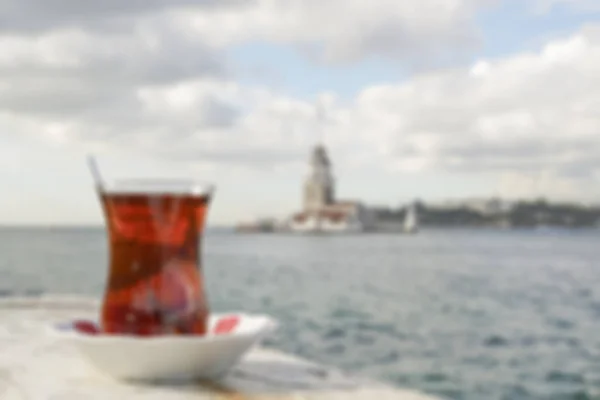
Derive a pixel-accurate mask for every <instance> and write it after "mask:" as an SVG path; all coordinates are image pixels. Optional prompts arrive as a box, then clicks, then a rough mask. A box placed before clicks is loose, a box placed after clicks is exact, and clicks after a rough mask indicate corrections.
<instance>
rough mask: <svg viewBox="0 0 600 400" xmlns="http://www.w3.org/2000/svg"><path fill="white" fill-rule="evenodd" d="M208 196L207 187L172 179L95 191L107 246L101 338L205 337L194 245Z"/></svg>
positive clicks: (197, 246)
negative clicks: (101, 213)
mask: <svg viewBox="0 0 600 400" xmlns="http://www.w3.org/2000/svg"><path fill="white" fill-rule="evenodd" d="M212 192H213V188H212V187H211V186H208V185H205V186H201V185H198V184H194V183H185V182H174V181H167V182H157V181H121V182H116V183H115V184H114V185H113V186H110V185H109V186H106V187H104V188H102V189H100V199H101V202H102V208H103V210H104V215H105V218H106V224H107V229H108V237H109V246H110V267H109V274H108V281H107V285H106V291H105V294H104V301H103V304H102V310H101V329H102V331H103V332H104V333H109V334H131V335H144V336H145V335H165V334H196V335H203V334H205V333H206V331H207V321H208V304H207V299H206V296H205V293H204V284H203V279H202V278H203V276H202V264H201V259H202V255H201V243H200V242H201V239H202V233H203V230H204V222H205V221H204V220H205V216H206V212H207V209H208V207H209V203H210V200H211V196H212Z"/></svg>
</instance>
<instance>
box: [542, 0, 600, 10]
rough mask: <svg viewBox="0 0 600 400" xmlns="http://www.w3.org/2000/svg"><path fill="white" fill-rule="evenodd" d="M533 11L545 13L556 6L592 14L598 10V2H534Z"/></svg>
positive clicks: (551, 0) (592, 0)
mask: <svg viewBox="0 0 600 400" xmlns="http://www.w3.org/2000/svg"><path fill="white" fill-rule="evenodd" d="M533 4H534V11H536V12H538V13H547V12H549V11H551V10H552V9H553V8H555V7H557V6H565V7H568V8H569V9H571V10H573V11H576V12H594V11H599V10H600V2H598V0H536V1H535V2H534V3H533Z"/></svg>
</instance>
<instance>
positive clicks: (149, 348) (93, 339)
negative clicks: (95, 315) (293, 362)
mask: <svg viewBox="0 0 600 400" xmlns="http://www.w3.org/2000/svg"><path fill="white" fill-rule="evenodd" d="M232 317H233V318H234V319H235V318H236V317H237V321H238V322H237V324H236V325H235V326H234V327H232V328H231V326H230V329H227V328H225V330H228V332H224V333H223V332H221V333H219V332H216V330H218V329H219V328H218V327H219V326H221V328H222V327H223V322H225V321H226V320H227V319H230V318H232ZM78 321H79V322H81V321H82V320H73V321H68V322H66V323H61V324H57V325H54V326H53V327H52V332H53V333H54V334H58V335H59V336H61V337H62V338H64V339H66V340H69V341H72V342H73V344H74V345H76V346H77V347H78V349H79V351H80V352H81V353H82V354H83V355H85V356H86V357H87V358H88V360H89V361H90V363H91V364H92V365H94V366H95V367H96V368H97V369H99V370H101V371H102V372H104V373H105V374H108V375H111V376H112V377H114V378H117V379H122V380H142V381H148V380H152V381H156V380H177V381H179V380H182V379H183V380H187V379H197V378H204V379H216V378H219V377H221V376H223V375H224V374H226V373H227V372H228V371H229V369H231V368H232V367H233V366H234V365H235V364H236V363H237V362H238V361H239V360H240V359H241V358H242V356H243V355H244V354H245V353H246V352H247V351H248V350H250V348H251V347H252V346H253V345H254V344H256V343H257V342H258V341H259V340H261V339H262V338H263V337H264V336H265V335H267V334H268V333H270V332H272V331H273V330H274V329H275V328H276V326H277V324H276V323H275V321H274V320H273V319H271V318H270V317H268V316H264V315H250V314H242V313H235V314H215V315H211V316H210V318H209V333H208V334H207V335H204V336H186V335H162V336H145V337H144V336H142V337H140V336H130V335H105V334H101V333H99V334H90V333H85V332H82V331H81V330H78V329H77V328H76V324H77V323H78ZM86 322H87V323H88V324H90V323H92V324H94V325H95V323H93V322H89V321H86ZM226 325H227V323H226V322H225V326H226Z"/></svg>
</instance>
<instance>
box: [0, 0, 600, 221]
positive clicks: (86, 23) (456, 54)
mask: <svg viewBox="0 0 600 400" xmlns="http://www.w3.org/2000/svg"><path fill="white" fill-rule="evenodd" d="M0 128H1V129H0V182H1V183H2V191H1V192H2V195H1V196H0V223H3V224H36V223H37V224H47V223H66V224H88V223H94V224H97V223H101V222H102V219H101V214H100V208H99V205H98V202H97V199H96V197H95V195H94V193H93V190H92V185H91V182H90V177H89V175H88V172H87V170H86V169H85V155H86V154H87V153H88V152H94V153H95V154H97V156H98V158H99V162H100V164H101V167H102V170H103V173H104V174H105V175H106V177H107V178H108V179H112V178H123V177H130V176H134V177H156V176H158V177H190V178H194V179H198V180H207V181H212V182H215V183H216V184H217V186H218V189H217V192H216V196H215V199H214V203H213V206H212V209H211V217H210V222H211V223H213V224H229V223H234V222H236V221H238V220H244V219H251V218H253V217H259V216H264V215H271V214H273V215H285V214H286V213H287V212H288V211H291V210H293V209H296V208H298V207H299V206H300V194H301V186H300V185H301V181H302V179H303V178H304V175H305V174H306V160H307V156H308V152H309V150H310V148H311V147H312V146H313V145H314V144H315V143H316V142H317V141H319V140H323V141H324V142H325V143H326V144H327V146H328V147H329V148H330V153H331V156H332V158H333V161H334V167H335V174H336V176H337V179H338V193H339V195H340V197H344V198H352V199H363V200H364V201H365V202H368V203H371V204H377V205H397V204H400V203H403V202H406V201H409V200H412V199H414V198H421V199H425V200H431V201H433V200H435V201H438V200H444V199H454V198H461V197H480V196H493V195H499V196H504V197H509V198H516V197H539V196H546V197H549V198H555V199H581V200H585V201H598V202H600V1H598V0H589V1H588V0H419V1H414V0H368V1H367V0H128V1H121V0H103V1H95V2H91V1H81V0H0Z"/></svg>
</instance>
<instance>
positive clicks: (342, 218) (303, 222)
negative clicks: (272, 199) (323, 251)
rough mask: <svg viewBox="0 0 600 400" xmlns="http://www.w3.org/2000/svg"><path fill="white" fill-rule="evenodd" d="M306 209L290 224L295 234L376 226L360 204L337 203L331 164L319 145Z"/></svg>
mask: <svg viewBox="0 0 600 400" xmlns="http://www.w3.org/2000/svg"><path fill="white" fill-rule="evenodd" d="M303 189H304V190H303V199H302V200H303V201H302V203H303V210H302V211H300V212H298V213H295V214H293V215H292V216H291V218H290V219H289V221H288V224H287V225H288V229H289V230H291V231H294V232H361V231H364V230H367V229H370V228H371V227H372V223H373V222H372V221H373V218H372V217H371V215H370V212H369V211H368V210H367V208H366V207H365V206H364V205H363V204H362V203H360V202H358V201H348V200H346V201H336V194H335V179H334V177H333V174H332V171H331V161H330V160H329V156H328V155H327V150H326V149H325V147H324V146H323V145H317V146H315V148H314V150H313V152H312V154H311V157H310V162H309V174H308V176H307V178H306V180H305V182H304V187H303Z"/></svg>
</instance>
